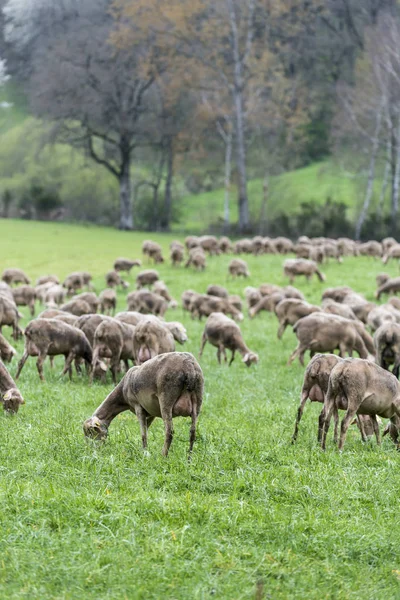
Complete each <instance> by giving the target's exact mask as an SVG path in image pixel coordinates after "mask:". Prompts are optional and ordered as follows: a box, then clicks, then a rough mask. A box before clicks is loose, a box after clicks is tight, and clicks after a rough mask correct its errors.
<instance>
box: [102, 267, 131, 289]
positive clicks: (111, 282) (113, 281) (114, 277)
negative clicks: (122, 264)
mask: <svg viewBox="0 0 400 600" xmlns="http://www.w3.org/2000/svg"><path fill="white" fill-rule="evenodd" d="M105 280H106V286H107V287H108V288H116V287H118V286H120V287H121V289H123V290H126V289H127V288H128V287H129V283H127V282H126V281H124V280H123V279H122V277H121V275H120V274H119V273H118V272H117V271H109V272H108V273H106V275H105Z"/></svg>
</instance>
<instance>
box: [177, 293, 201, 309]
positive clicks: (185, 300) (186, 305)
mask: <svg viewBox="0 0 400 600" xmlns="http://www.w3.org/2000/svg"><path fill="white" fill-rule="evenodd" d="M200 295H201V294H199V293H198V292H195V291H194V290H185V291H184V292H183V293H182V296H181V300H182V309H183V310H187V311H190V307H191V303H192V301H193V300H194V298H197V296H200Z"/></svg>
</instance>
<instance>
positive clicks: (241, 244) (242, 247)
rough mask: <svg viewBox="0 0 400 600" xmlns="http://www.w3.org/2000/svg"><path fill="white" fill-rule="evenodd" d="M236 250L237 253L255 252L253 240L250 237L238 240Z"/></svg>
mask: <svg viewBox="0 0 400 600" xmlns="http://www.w3.org/2000/svg"><path fill="white" fill-rule="evenodd" d="M234 252H235V254H251V253H252V252H253V242H252V241H251V240H248V239H244V240H239V241H237V242H236V243H235V247H234Z"/></svg>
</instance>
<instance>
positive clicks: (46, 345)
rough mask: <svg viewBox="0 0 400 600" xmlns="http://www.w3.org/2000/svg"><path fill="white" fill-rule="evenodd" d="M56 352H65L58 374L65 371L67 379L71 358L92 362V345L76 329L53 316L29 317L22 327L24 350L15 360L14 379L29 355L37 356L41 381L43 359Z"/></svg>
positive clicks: (55, 354)
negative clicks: (28, 320)
mask: <svg viewBox="0 0 400 600" xmlns="http://www.w3.org/2000/svg"><path fill="white" fill-rule="evenodd" d="M60 354H63V355H64V356H65V365H64V369H63V371H62V375H65V373H67V372H68V373H69V377H70V379H71V378H72V370H71V364H72V361H73V360H74V359H77V358H78V359H79V358H83V359H84V360H85V362H86V364H87V365H88V367H89V368H90V365H91V363H92V348H91V346H90V344H89V342H88V340H87V338H86V336H85V334H84V333H83V332H82V331H81V330H80V329H77V328H76V327H72V326H71V325H68V324H67V323H63V322H62V321H57V320H55V319H39V318H38V319H35V320H34V321H31V322H30V323H29V325H28V326H27V328H26V329H25V350H24V354H23V356H22V358H21V360H20V361H19V363H18V370H17V374H16V376H15V379H16V380H17V379H18V378H19V376H20V374H21V371H22V369H23V368H24V365H25V363H26V361H27V360H28V358H29V356H37V357H38V359H37V363H36V366H37V370H38V373H39V377H40V379H41V381H44V376H43V363H44V361H45V360H46V357H47V356H58V355H60Z"/></svg>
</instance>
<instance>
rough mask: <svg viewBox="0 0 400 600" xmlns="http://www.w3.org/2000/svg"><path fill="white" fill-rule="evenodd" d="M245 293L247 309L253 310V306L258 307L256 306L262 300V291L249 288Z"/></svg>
mask: <svg viewBox="0 0 400 600" xmlns="http://www.w3.org/2000/svg"><path fill="white" fill-rule="evenodd" d="M244 293H245V296H246V302H247V308H248V309H249V310H250V309H251V308H253V306H256V304H258V303H259V302H260V300H261V299H262V296H261V294H260V290H258V289H257V288H255V287H247V288H246V289H245V290H244Z"/></svg>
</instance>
